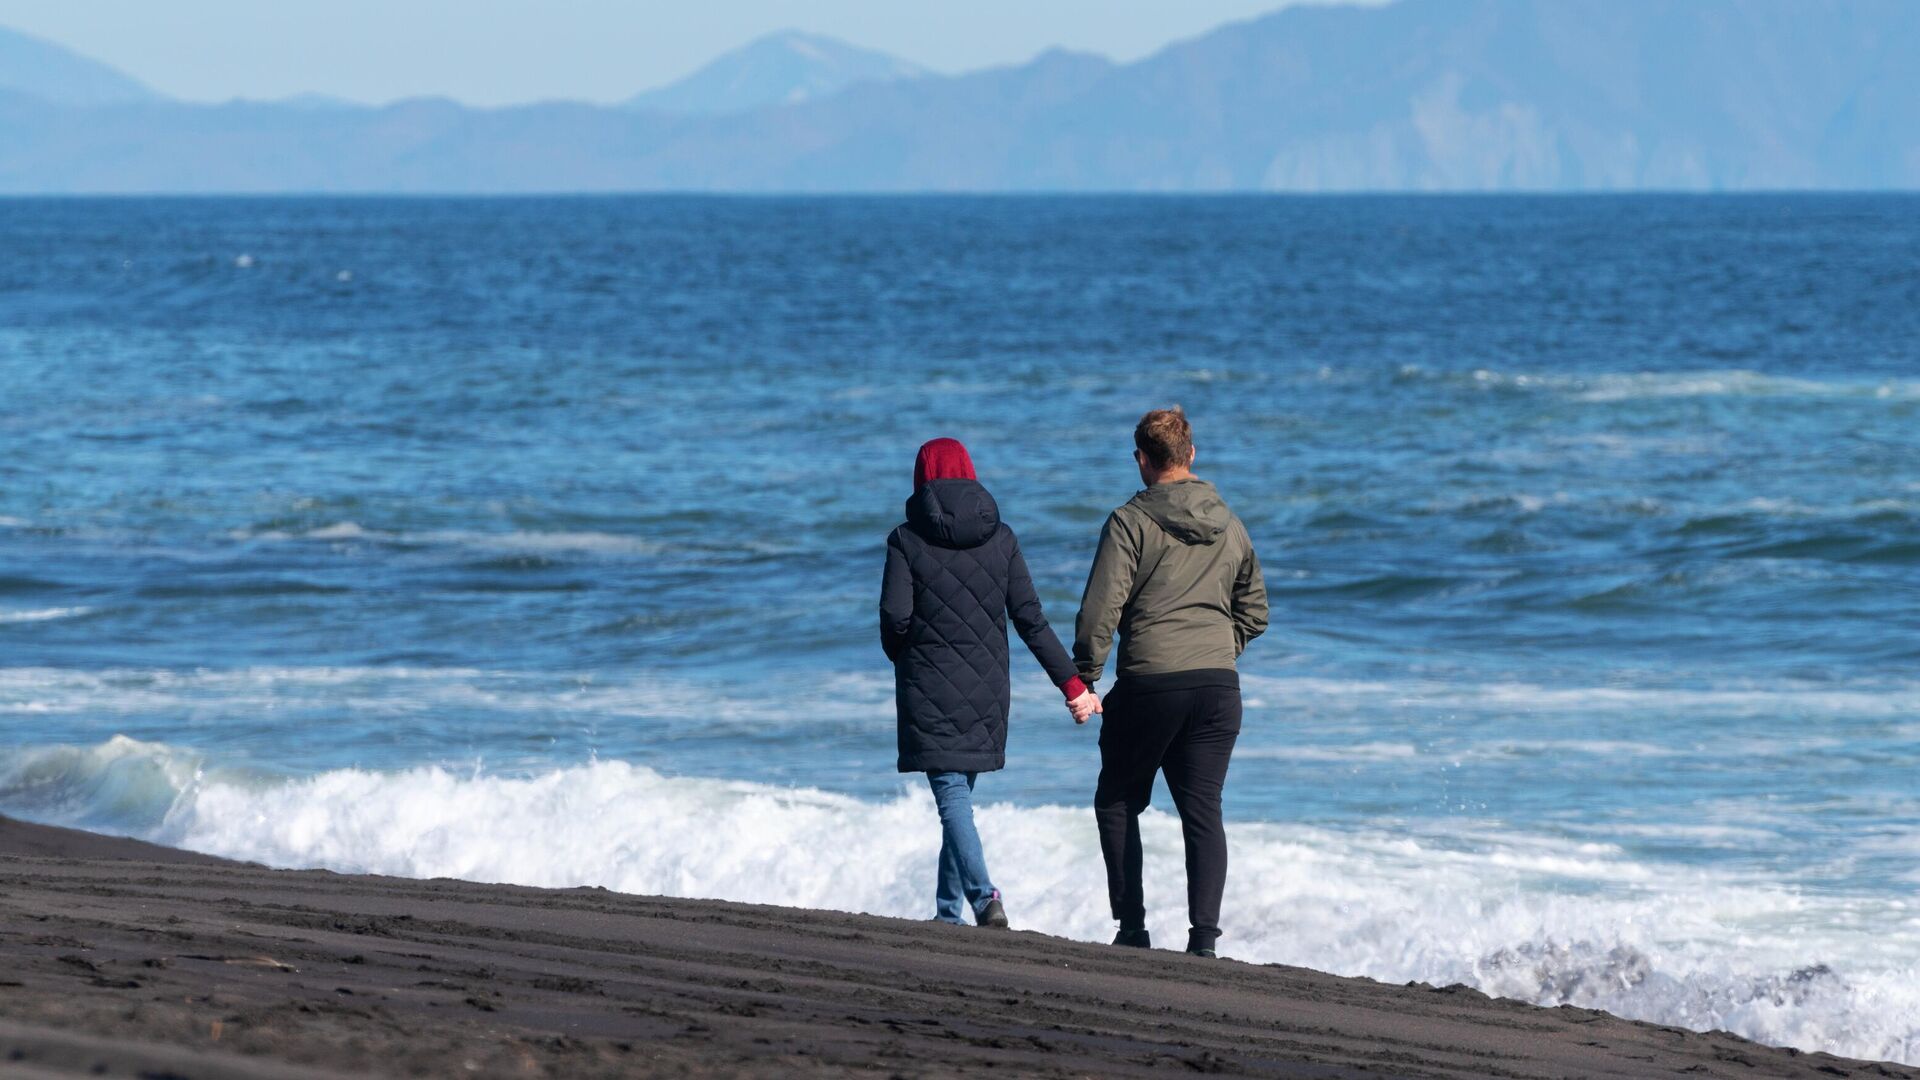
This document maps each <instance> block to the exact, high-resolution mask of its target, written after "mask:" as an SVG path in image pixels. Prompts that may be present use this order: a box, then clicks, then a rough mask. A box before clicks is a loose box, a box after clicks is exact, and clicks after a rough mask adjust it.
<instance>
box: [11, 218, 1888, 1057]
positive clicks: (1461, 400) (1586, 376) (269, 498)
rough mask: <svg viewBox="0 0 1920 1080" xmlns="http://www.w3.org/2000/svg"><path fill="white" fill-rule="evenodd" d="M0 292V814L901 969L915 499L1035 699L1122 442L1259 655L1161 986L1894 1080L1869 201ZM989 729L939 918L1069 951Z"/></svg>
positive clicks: (1025, 756) (1029, 748)
mask: <svg viewBox="0 0 1920 1080" xmlns="http://www.w3.org/2000/svg"><path fill="white" fill-rule="evenodd" d="M0 251H4V253H5V258H4V259H0V439H3V440H4V443H3V444H0V445H4V446H5V450H6V452H5V453H4V455H0V812H4V813H7V814H12V815H15V816H18V817H23V818H27V819H30V820H35V821H42V822H51V823H58V824H67V825H77V826H83V827H87V828H92V829H99V830H104V831H109V832H114V833H122V834H127V835H133V836H139V837H143V838H148V839H153V840H158V841H161V842H165V843H169V844H176V845H181V846H185V847H189V848H193V849H196V850H200V851H206V852H212V853H216V854H220V855H227V856H233V857H237V858H244V859H254V860H259V861H262V862H265V863H268V864H270V865H274V866H287V867H316V866H317V867H329V868H332V869H336V870H341V871H371V872H379V873H388V874H401V875H411V876H420V877H429V876H442V875H445V876H457V877H463V878H472V879H476V880H482V881H507V882H518V883H524V884H531V885H551V886H572V885H582V884H595V885H604V886H606V887H609V888H613V889H618V890H623V891H629V892H636V893H658V894H671V895H679V896H705V897H724V898H730V899H737V900H746V901H756V902H766V903H776V904H792V905H804V906H813V907H828V908H838V909H847V910H857V911H868V912H877V913H882V914H889V915H899V916H906V917H916V918H921V917H931V915H932V914H933V910H932V896H931V894H932V889H933V871H934V853H935V851H936V849H937V846H938V835H937V827H936V824H935V820H934V815H933V809H932V804H931V800H930V798H929V797H928V795H927V793H926V790H925V784H924V782H923V781H921V780H919V779H918V778H917V777H903V776H901V775H899V774H898V773H896V772H895V771H894V734H893V729H894V723H893V712H892V689H891V688H892V683H891V673H890V671H889V669H888V667H887V665H886V662H885V660H884V658H883V657H882V655H881V652H880V648H879V642H878V634H877V616H876V603H877V599H878V590H879V584H880V569H881V556H882V543H883V540H884V537H885V535H886V533H887V531H888V530H889V529H890V528H891V527H892V526H893V525H894V524H895V523H896V522H897V521H899V520H900V518H901V505H902V502H903V501H904V499H905V498H906V496H907V495H908V494H909V491H908V488H909V486H910V478H911V468H912V461H913V454H914V450H915V448H916V447H917V446H918V445H919V444H920V443H921V442H922V441H924V440H925V439H928V438H931V437H935V436H942V435H945V436H953V437H956V438H960V439H962V440H964V441H965V442H966V443H967V444H968V445H969V446H970V447H971V448H972V450H973V454H974V458H975V460H976V463H977V464H978V466H979V468H980V471H981V476H982V479H983V480H984V481H985V482H986V483H987V485H988V486H989V487H990V488H991V489H992V490H993V491H994V493H995V495H996V497H997V498H998V499H999V502H1000V505H1001V507H1002V511H1003V513H1004V515H1005V516H1006V518H1007V520H1008V521H1009V522H1010V523H1011V524H1012V525H1013V526H1014V527H1015V528H1016V529H1017V530H1018V531H1019V533H1020V536H1021V539H1022V544H1023V546H1024V548H1025V550H1026V553H1027V557H1028V560H1029V562H1030V564H1031V565H1032V568H1033V571H1034V573H1035V575H1036V578H1037V581H1038V584H1039V587H1040V590H1041V594H1042V598H1043V599H1044V601H1045V603H1046V605H1047V610H1048V614H1049V616H1050V617H1051V618H1052V620H1053V622H1054V624H1055V626H1056V627H1057V628H1059V629H1060V630H1061V631H1062V632H1063V634H1066V635H1068V636H1070V631H1071V625H1072V622H1073V615H1074V611H1075V606H1076V602H1077V600H1078V596H1079V590H1080V586H1081V584H1082V582H1083V580H1084V577H1085V574H1086V571H1087V567H1088V564H1089V562H1090V559H1091V556H1092V552H1093V547H1094V543H1095V540H1096V537H1097V535H1098V530H1099V528H1100V524H1101V522H1102V520H1103V518H1104V516H1105V514H1106V513H1107V512H1108V511H1109V510H1110V509H1111V508H1112V507H1114V506H1116V505H1118V504H1120V503H1121V502H1124V501H1125V500H1126V499H1127V498H1128V497H1129V496H1130V495H1131V494H1132V493H1133V491H1134V490H1135V489H1136V488H1137V487H1138V477H1137V476H1136V475H1135V473H1134V469H1133V465H1132V462H1131V460H1130V458H1129V452H1130V449H1131V441H1130V436H1131V428H1132V424H1133V421H1134V420H1135V419H1136V418H1137V417H1138V415H1139V414H1140V413H1141V412H1142V411H1144V410H1146V409H1148V408H1151V407H1157V406H1163V405H1171V404H1175V403H1178V404H1180V405H1182V406H1184V407H1185V408H1186V409H1187V411H1188V413H1189V415H1190V416H1191V417H1192V419H1193V422H1194V425H1195V429H1196V443H1197V445H1198V447H1199V463H1198V470H1199V472H1200V473H1201V475H1203V476H1205V477H1207V478H1209V479H1212V480H1214V481H1215V482H1216V483H1217V484H1218V485H1219V486H1220V488H1221V489H1222V491H1223V492H1224V493H1225V495H1226V496H1227V498H1228V500H1229V501H1230V502H1231V504H1232V505H1233V506H1234V508H1235V509H1236V510H1237V511H1238V513H1239V514H1240V515H1241V517H1242V518H1243V519H1244V520H1245V521H1246V523H1247V525H1248V527H1249V529H1250V531H1251V533H1252V535H1253V537H1254V540H1255V543H1256V545H1257V546H1258V548H1259V551H1260V555H1261V558H1262V561H1263V563H1264V565H1265V569H1266V576H1267V582H1268V587H1269V590H1270V593H1271V598H1272V603H1273V629H1272V630H1271V631H1270V632H1269V633H1268V634H1267V635H1266V636H1265V637H1264V638H1262V639H1261V640H1260V641H1258V642H1257V643H1256V644H1255V645H1254V646H1253V648H1252V649H1251V650H1250V651H1249V653H1248V654H1247V656H1246V657H1245V659H1244V663H1243V676H1244V685H1245V691H1246V700H1247V711H1246V718H1245V726H1244V731H1243V734H1242V736H1241V741H1240V746H1239V750H1238V753H1237V754H1236V756H1235V759H1234V764H1233V771H1232V774H1231V776H1230V779H1229V781H1228V786H1227V807H1228V814H1229V819H1230V821H1231V852H1232V860H1233V864H1232V871H1231V876H1230V880H1229V884H1228V892H1227V898H1226V906H1225V912H1224V916H1223V925H1224V927H1225V929H1226V933H1227V936H1226V937H1225V938H1223V940H1222V941H1221V950H1222V952H1223V954H1225V955H1228V956H1233V957H1237V958H1240V959H1243V960H1249V961H1259V962H1279V963H1288V964H1301V965H1306V966H1310V967H1315V968H1320V969H1323V970H1328V971H1333V972H1338V973H1342V974H1352V975H1366V976H1371V977H1373V978H1376V979H1381V980H1388V981H1395V982H1404V981H1409V980H1422V981H1427V982H1432V983H1436V984H1444V983H1454V982H1463V983H1466V984H1469V985H1471V986H1475V987H1478V988H1481V989H1483V990H1486V991H1487V992H1490V993H1494V994H1500V995H1505V996H1509V997H1514V998H1519V999H1523V1000H1527V1001H1534V1002H1541V1003H1545V1004H1559V1003H1563V1002H1571V1003H1575V1004H1579V1005H1583V1006H1593V1007H1599V1008H1604V1009H1608V1010H1611V1011H1614V1012H1617V1013H1620V1014H1622V1015H1625V1016H1629V1017H1635V1018H1641V1019H1648V1020H1656V1021H1660V1022H1662V1023H1668V1024H1675V1025H1682V1026H1686V1027H1690V1028H1696V1029H1710V1028H1725V1029H1729V1030H1732V1031H1735V1032H1738V1033H1740V1034H1743V1035H1747V1036H1750V1037H1752V1038H1755V1039H1759V1040H1761V1041H1764V1042H1768V1043H1776V1044H1785V1045H1792V1046H1797V1047H1801V1048H1804V1049H1809V1050H1828V1051H1833V1052H1836V1053H1841V1054H1847V1055H1853V1056H1861V1057H1870V1058H1891V1059H1897V1060H1901V1061H1906V1062H1909V1063H1920V900H1916V898H1915V897H1916V887H1917V886H1920V867H1917V866H1916V862H1917V861H1920V198H1915V197H1898V196H1884V197H1883V196H1867V195H1860V196H1787V195H1783V196H1739V197H1734V196H1721V197H1715V196H1703V197H1678V196H1676V197H1664V196H1636V197H1592V198H1587V197H1566V198H1561V197H1550V198H1549V197H1540V198H1527V197H1488V198H1466V197H1462V198H1420V197H1406V198H1400V197H1379V198H1372V197H1356V198H1173V197H1167V198H1104V197H1080V198H874V199H863V198H844V199H834V198H829V199H791V200H789V199H731V198H695V197H684V198H679V197H658V198H652V197H649V198H604V199H603V198H554V199H475V200H458V199H395V200H386V199H340V200H320V199H314V200H305V199H205V200H200V199H158V200H140V199H125V200H9V201H0ZM1014 671H1015V709H1014V717H1013V722H1012V740H1011V745H1010V748H1009V758H1010V760H1009V767H1008V768H1007V769H1006V770H1005V771H1004V772H1000V773H994V774H992V775H990V776H987V777H985V778H983V779H982V781H981V785H980V790H979V798H980V799H981V800H982V801H983V802H984V803H985V804H986V806H985V809H984V810H983V812H982V814H981V829H982V833H983V836H984V839H985V843H986V849H987V854H988V858H989V861H990V865H991V867H992V870H993V873H994V876H995V879H996V882H997V883H998V884H999V885H1000V887H1001V889H1002V890H1003V891H1004V892H1005V893H1006V895H1007V903H1008V908H1009V911H1010V913H1011V915H1012V917H1013V919H1014V922H1015V925H1016V926H1020V927H1025V928H1030V929H1037V930H1044V931H1048V932H1052V933H1057V934H1064V935H1068V936H1072V937H1078V938H1086V939H1100V938H1103V937H1105V936H1107V935H1109V934H1110V933H1111V923H1110V920H1109V919H1108V918H1107V914H1106V911H1105V902H1104V895H1103V879H1102V875H1101V870H1100V857H1099V852H1098V849H1097V847H1096V843H1095V837H1094V831H1093V824H1092V815H1091V810H1090V808H1089V807H1090V800H1091V795H1092V790H1093V779H1094V775H1095V771H1096V756H1097V755H1096V750H1095V738H1096V732H1095V730H1094V729H1093V728H1092V727H1089V728H1075V727H1074V725H1073V724H1072V723H1071V721H1070V719H1069V718H1068V716H1067V713H1066V710H1065V709H1064V707H1063V706H1062V705H1061V704H1060V702H1059V700H1058V695H1057V694H1056V692H1055V691H1053V690H1052V689H1051V688H1050V687H1049V686H1047V685H1046V683H1045V680H1044V679H1043V678H1042V676H1041V675H1040V673H1039V670H1038V666H1037V665H1036V664H1034V663H1033V662H1032V661H1031V659H1030V658H1028V657H1027V656H1026V655H1025V654H1024V652H1023V651H1021V650H1018V649H1017V648H1016V652H1015V658H1014ZM1103 689H1104V688H1103ZM1157 796H1158V797H1157V801H1156V809H1155V810H1153V811H1151V812H1150V814H1149V818H1148V821H1147V825H1146V835H1147V844H1148V848H1149V863H1148V872H1149V882H1150V885H1149V906H1150V909H1151V910H1150V922H1149V925H1150V927H1151V928H1152V929H1153V930H1154V931H1155V933H1156V935H1160V936H1164V937H1165V938H1166V939H1168V940H1172V941H1178V940H1180V931H1181V930H1183V929H1184V926H1185V912H1184V902H1183V898H1184V891H1183V890H1184V886H1183V883H1182V871H1181V855H1180V849H1179V839H1178V824H1177V820H1176V819H1175V818H1174V817H1173V816H1172V812H1171V807H1170V805H1169V804H1168V802H1167V800H1166V797H1165V792H1164V788H1163V789H1161V790H1160V791H1159V792H1158V793H1157Z"/></svg>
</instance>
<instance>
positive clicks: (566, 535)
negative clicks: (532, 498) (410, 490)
mask: <svg viewBox="0 0 1920 1080" xmlns="http://www.w3.org/2000/svg"><path fill="white" fill-rule="evenodd" d="M229 536H230V537H231V538H232V539H234V540H240V541H248V542H257V543H293V542H316V543H355V542H357V543H370V544H392V545H395V546H403V547H443V546H444V547H463V548H473V549H477V550H481V551H491V552H507V553H512V554H527V555H552V554H572V555H602V556H615V555H655V554H658V553H660V552H661V551H663V550H664V546H663V545H661V544H659V543H656V542H653V541H649V540H645V539H642V538H640V537H637V536H622V535H620V534H618V533H606V532H567V531H557V532H544V531H539V530H512V531H507V532H485V531H481V530H475V529H428V530H421V531H391V530H384V529H369V528H366V527H364V526H362V525H360V524H359V523H357V522H352V521H337V522H334V523H332V524H330V525H320V526H316V527H314V528H311V529H292V530H289V529H272V528H270V529H236V530H234V531H233V532H231V533H230V534H229Z"/></svg>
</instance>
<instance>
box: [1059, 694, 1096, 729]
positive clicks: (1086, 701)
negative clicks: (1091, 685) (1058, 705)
mask: <svg viewBox="0 0 1920 1080" xmlns="http://www.w3.org/2000/svg"><path fill="white" fill-rule="evenodd" d="M1067 708H1068V709H1069V710H1071V711H1072V712H1073V722H1074V723H1076V724H1084V723H1086V722H1087V718H1088V717H1090V716H1092V715H1093V714H1094V713H1097V712H1100V711H1101V706H1100V695H1099V694H1096V693H1094V692H1093V691H1091V690H1089V691H1087V692H1086V693H1084V694H1081V695H1080V696H1079V697H1077V698H1074V699H1073V700H1072V701H1069V702H1067Z"/></svg>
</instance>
